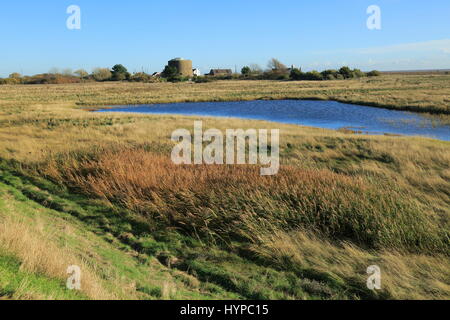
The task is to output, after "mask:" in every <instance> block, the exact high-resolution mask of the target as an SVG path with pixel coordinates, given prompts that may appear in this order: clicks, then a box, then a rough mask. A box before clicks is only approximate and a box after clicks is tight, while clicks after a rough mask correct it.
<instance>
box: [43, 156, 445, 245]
mask: <svg viewBox="0 0 450 320" xmlns="http://www.w3.org/2000/svg"><path fill="white" fill-rule="evenodd" d="M46 173H47V175H49V176H51V177H52V178H53V179H54V180H56V181H58V182H60V183H63V184H65V185H68V186H69V187H72V188H74V189H77V190H79V191H81V192H83V193H85V194H88V195H91V196H96V197H101V198H104V199H107V200H109V201H111V202H113V203H116V204H119V205H122V206H124V207H126V208H129V209H131V210H133V211H134V212H137V213H138V214H140V215H142V216H143V217H145V218H146V219H148V221H149V222H150V223H149V228H152V229H153V231H154V230H157V229H159V228H160V227H161V226H164V227H167V228H178V229H182V230H184V231H185V232H187V233H189V234H191V235H196V234H197V235H198V234H199V235H202V236H203V237H207V238H209V239H211V240H214V241H216V240H223V241H226V242H231V241H234V240H250V241H254V235H255V234H256V233H258V232H261V231H264V230H265V231H276V230H285V231H287V230H298V229H300V228H307V229H309V230H314V231H316V232H318V233H319V234H322V235H324V236H326V237H328V238H332V239H341V240H348V241H352V242H353V243H355V244H358V245H361V246H367V247H370V248H374V249H382V248H383V249H387V248H390V249H398V250H404V251H409V252H422V253H423V252H428V253H431V252H440V253H448V249H449V248H450V247H449V235H448V233H447V232H446V231H445V230H441V229H440V228H439V226H438V225H436V224H434V223H433V222H432V221H431V220H429V219H427V218H426V216H425V215H424V214H423V213H422V212H421V206H419V205H418V204H417V203H415V202H413V201H408V200H406V199H404V197H403V196H402V194H401V192H400V191H398V190H396V188H394V187H392V186H390V185H389V184H373V183H370V182H369V181H367V180H365V179H363V178H361V177H352V176H348V175H342V174H337V173H333V172H331V171H329V170H325V169H323V170H311V169H310V170H305V169H301V168H297V167H291V166H283V167H282V168H281V171H280V173H279V174H278V175H277V176H274V177H261V176H260V175H259V171H258V168H255V167H250V166H239V167H234V166H207V165H203V166H176V165H174V164H173V163H172V162H171V161H170V159H168V158H166V157H162V156H158V155H154V154H152V153H149V152H146V151H144V150H139V149H138V150H136V149H124V150H120V151H119V152H110V151H106V152H104V153H101V154H98V155H95V157H94V159H93V160H92V157H90V158H87V157H86V158H85V159H81V160H76V161H72V162H71V163H70V162H67V161H64V162H63V163H57V162H53V163H52V164H51V165H49V167H48V168H47V170H46ZM149 231H151V230H149Z"/></svg>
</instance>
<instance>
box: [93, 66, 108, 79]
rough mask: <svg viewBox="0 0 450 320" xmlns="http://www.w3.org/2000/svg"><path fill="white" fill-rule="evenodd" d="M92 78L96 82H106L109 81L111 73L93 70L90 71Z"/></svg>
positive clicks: (101, 69)
mask: <svg viewBox="0 0 450 320" xmlns="http://www.w3.org/2000/svg"><path fill="white" fill-rule="evenodd" d="M92 76H93V77H94V79H95V80H97V81H106V80H109V79H111V77H112V73H111V71H110V70H109V69H107V68H95V69H94V70H93V71H92Z"/></svg>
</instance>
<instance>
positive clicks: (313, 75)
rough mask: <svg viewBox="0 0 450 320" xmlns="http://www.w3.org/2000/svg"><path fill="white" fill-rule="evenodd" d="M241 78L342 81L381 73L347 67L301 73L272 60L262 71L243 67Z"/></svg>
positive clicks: (256, 68)
mask: <svg viewBox="0 0 450 320" xmlns="http://www.w3.org/2000/svg"><path fill="white" fill-rule="evenodd" d="M241 74H242V77H243V78H247V79H255V80H310V81H321V80H344V79H357V78H363V77H376V76H380V75H381V72H379V71H376V70H373V71H370V72H363V71H361V70H359V69H350V68H349V67H342V68H340V69H339V70H335V69H328V70H324V71H322V72H319V71H315V70H313V71H309V72H303V71H302V69H301V68H295V67H291V68H288V67H287V66H286V65H284V64H283V63H281V62H280V61H279V60H277V59H275V58H273V59H271V60H270V61H269V63H268V68H267V69H266V70H265V71H263V70H262V69H261V68H260V67H259V66H257V65H252V66H245V67H243V68H242V70H241Z"/></svg>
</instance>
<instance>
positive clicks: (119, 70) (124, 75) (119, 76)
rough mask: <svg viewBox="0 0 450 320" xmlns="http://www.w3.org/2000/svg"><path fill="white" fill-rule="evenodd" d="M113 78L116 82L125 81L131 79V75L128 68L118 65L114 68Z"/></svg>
mask: <svg viewBox="0 0 450 320" xmlns="http://www.w3.org/2000/svg"><path fill="white" fill-rule="evenodd" d="M112 78H113V80H115V81H123V80H127V79H129V78H130V73H129V72H128V70H127V68H125V67H124V66H123V65H121V64H116V65H115V66H114V67H113V68H112Z"/></svg>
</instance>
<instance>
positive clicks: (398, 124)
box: [98, 100, 450, 141]
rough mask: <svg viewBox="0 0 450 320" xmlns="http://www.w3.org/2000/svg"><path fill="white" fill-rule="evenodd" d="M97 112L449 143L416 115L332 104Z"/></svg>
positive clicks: (442, 129) (435, 125) (444, 129)
mask: <svg viewBox="0 0 450 320" xmlns="http://www.w3.org/2000/svg"><path fill="white" fill-rule="evenodd" d="M98 112H131V113H148V114H174V115H187V116H213V117H232V118H243V119H255V120H268V121H275V122H282V123H289V124H298V125H304V126H311V127H319V128H326V129H341V128H348V129H350V130H355V131H362V132H364V133H366V132H367V133H370V134H385V133H387V134H400V135H418V136H427V137H432V138H436V139H440V140H447V141H450V126H449V125H444V124H441V123H440V122H439V121H438V120H432V119H431V118H430V117H424V116H423V115H421V114H418V113H411V112H404V111H394V110H387V109H381V108H374V107H366V106H358V105H351V104H345V103H340V102H335V101H311V100H271V101H261V100H258V101H241V102H195V103H170V104H152V105H138V106H116V107H114V108H113V109H107V110H100V111H98Z"/></svg>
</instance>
